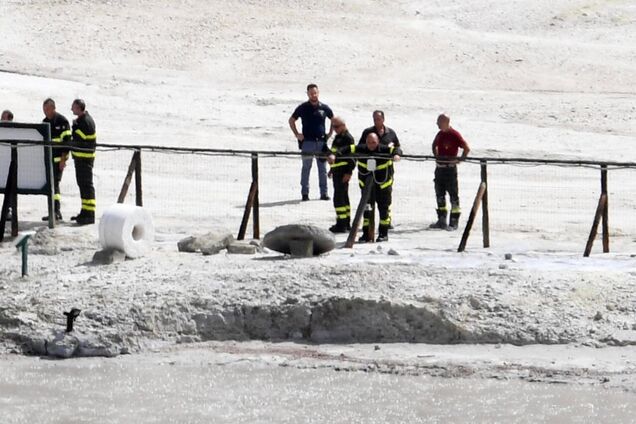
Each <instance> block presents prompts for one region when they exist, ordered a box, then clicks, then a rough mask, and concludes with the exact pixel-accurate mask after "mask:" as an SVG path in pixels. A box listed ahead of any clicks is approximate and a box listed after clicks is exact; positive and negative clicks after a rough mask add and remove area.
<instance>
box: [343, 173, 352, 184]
mask: <svg viewBox="0 0 636 424" xmlns="http://www.w3.org/2000/svg"><path fill="white" fill-rule="evenodd" d="M349 180H351V174H344V175H343V176H342V182H343V183H348V182H349Z"/></svg>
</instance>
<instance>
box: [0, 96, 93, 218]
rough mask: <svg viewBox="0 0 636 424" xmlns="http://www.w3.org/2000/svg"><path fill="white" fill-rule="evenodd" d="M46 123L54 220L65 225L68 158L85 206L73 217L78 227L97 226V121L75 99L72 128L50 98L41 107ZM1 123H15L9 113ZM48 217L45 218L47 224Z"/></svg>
mask: <svg viewBox="0 0 636 424" xmlns="http://www.w3.org/2000/svg"><path fill="white" fill-rule="evenodd" d="M42 111H43V113H44V119H43V120H42V122H45V123H48V124H49V126H50V129H51V142H52V146H53V149H52V151H53V189H54V193H53V201H54V218H55V220H57V221H62V220H63V217H62V212H61V200H62V195H61V193H60V182H61V181H62V175H63V173H64V168H65V167H66V161H67V160H68V157H69V154H70V156H72V157H73V161H74V164H75V180H76V182H77V185H78V187H79V191H80V197H81V199H82V204H81V208H80V212H79V213H78V214H77V215H75V216H72V217H71V220H72V221H75V222H77V224H78V225H89V224H94V223H95V207H96V202H95V187H94V185H93V164H94V162H95V147H96V143H97V133H96V130H95V121H93V118H92V117H91V115H90V114H89V113H88V111H87V110H86V103H85V102H84V100H82V99H75V100H73V103H72V104H71V111H72V113H73V115H74V116H75V119H74V120H73V123H72V125H69V122H68V120H67V119H66V118H65V117H64V115H62V114H61V113H59V112H57V109H56V104H55V100H53V99H51V98H48V99H46V100H44V102H43V103H42ZM0 121H13V113H12V112H11V111H10V110H5V111H3V112H2V115H1V117H0ZM48 219H49V216H48V215H46V216H44V217H42V220H44V221H47V220H48Z"/></svg>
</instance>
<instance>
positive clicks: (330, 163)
mask: <svg viewBox="0 0 636 424" xmlns="http://www.w3.org/2000/svg"><path fill="white" fill-rule="evenodd" d="M335 161H336V155H333V154H331V155H329V156H327V162H329V165H333V163H334V162H335Z"/></svg>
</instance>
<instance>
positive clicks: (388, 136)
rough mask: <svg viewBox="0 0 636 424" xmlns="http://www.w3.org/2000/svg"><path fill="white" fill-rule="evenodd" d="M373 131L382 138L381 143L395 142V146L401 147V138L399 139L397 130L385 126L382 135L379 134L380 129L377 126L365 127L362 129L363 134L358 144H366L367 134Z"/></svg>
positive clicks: (386, 144)
mask: <svg viewBox="0 0 636 424" xmlns="http://www.w3.org/2000/svg"><path fill="white" fill-rule="evenodd" d="M371 133H375V134H376V135H377V136H378V138H379V139H380V144H383V145H385V146H388V145H389V144H391V143H393V145H394V146H395V147H400V140H398V136H397V134H396V133H395V131H393V129H391V128H389V127H384V134H382V135H380V134H378V130H377V129H376V128H375V126H373V127H369V128H367V129H365V130H364V131H362V135H361V136H360V141H358V144H366V142H367V136H368V135H369V134H371Z"/></svg>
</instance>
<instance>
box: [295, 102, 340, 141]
mask: <svg viewBox="0 0 636 424" xmlns="http://www.w3.org/2000/svg"><path fill="white" fill-rule="evenodd" d="M292 116H293V117H294V118H295V119H298V118H300V120H301V122H302V124H303V136H304V137H305V140H324V139H325V134H326V132H327V131H325V118H329V119H331V118H333V112H332V111H331V108H330V107H329V106H327V105H326V104H324V103H320V102H319V103H318V105H316V106H314V105H312V104H311V103H309V102H308V101H307V102H305V103H301V104H300V105H299V106H298V107H297V108H296V110H294V113H293V114H292Z"/></svg>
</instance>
